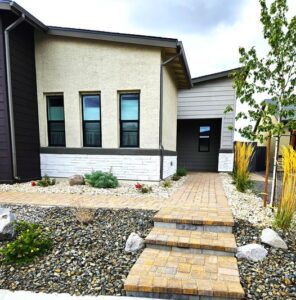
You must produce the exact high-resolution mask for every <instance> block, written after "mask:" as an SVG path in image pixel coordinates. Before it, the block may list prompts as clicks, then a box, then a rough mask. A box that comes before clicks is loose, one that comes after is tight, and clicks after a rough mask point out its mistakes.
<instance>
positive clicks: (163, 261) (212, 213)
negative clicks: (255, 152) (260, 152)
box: [124, 173, 244, 300]
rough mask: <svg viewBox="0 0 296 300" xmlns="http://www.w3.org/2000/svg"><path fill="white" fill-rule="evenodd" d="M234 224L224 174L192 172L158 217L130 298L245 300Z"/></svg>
mask: <svg viewBox="0 0 296 300" xmlns="http://www.w3.org/2000/svg"><path fill="white" fill-rule="evenodd" d="M233 225H234V221H233V217H232V213H231V210H230V208H229V207H228V203H227V199H226V196H225V193H224V191H223V187H222V183H221V181H220V178H219V175H218V174H214V173H196V174H191V175H190V176H189V178H188V180H187V181H186V183H185V185H184V186H183V187H182V188H181V189H180V190H179V191H178V192H176V193H175V194H174V195H173V196H172V197H171V198H170V199H169V200H168V201H165V204H164V205H163V206H162V208H161V209H160V210H159V212H158V213H157V214H156V215H155V217H154V228H153V229H152V231H151V232H150V234H149V235H148V236H147V238H146V240H145V242H146V249H144V251H143V252H142V254H141V255H140V257H139V259H138V260H137V262H136V263H135V265H134V266H133V268H132V269H131V271H130V273H129V275H128V277H127V279H126V281H125V286H124V287H125V290H126V292H127V295H128V296H137V297H150V298H161V299H182V300H187V299H188V300H191V299H192V300H193V299H220V300H222V299H242V298H244V291H243V289H242V286H241V284H240V279H239V272H238V266H237V261H236V258H235V257H234V254H235V252H236V243H235V238H234V235H233V234H232V227H233Z"/></svg>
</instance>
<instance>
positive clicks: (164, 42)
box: [47, 26, 178, 48]
mask: <svg viewBox="0 0 296 300" xmlns="http://www.w3.org/2000/svg"><path fill="white" fill-rule="evenodd" d="M47 33H48V34H50V35H58V36H68V37H76V38H84V39H94V40H101V41H109V42H117V43H127V44H136V45H145V46H153V47H169V48H177V44H178V40H177V39H171V38H162V37H155V36H146V35H137V34H128V33H118V32H107V31H98V30H87V29H76V28H67V27H56V26H49V27H48V31H47Z"/></svg>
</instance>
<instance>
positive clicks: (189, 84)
mask: <svg viewBox="0 0 296 300" xmlns="http://www.w3.org/2000/svg"><path fill="white" fill-rule="evenodd" d="M178 48H179V51H181V60H182V64H183V68H184V69H185V74H186V78H187V82H188V87H189V88H192V87H193V84H192V80H191V75H190V69H189V66H188V62H187V58H186V55H185V50H184V47H183V43H182V42H181V41H179V42H178Z"/></svg>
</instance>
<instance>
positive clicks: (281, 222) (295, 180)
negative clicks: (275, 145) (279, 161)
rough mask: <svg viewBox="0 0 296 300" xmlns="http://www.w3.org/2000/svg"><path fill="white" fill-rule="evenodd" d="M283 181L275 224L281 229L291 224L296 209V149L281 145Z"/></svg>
mask: <svg viewBox="0 0 296 300" xmlns="http://www.w3.org/2000/svg"><path fill="white" fill-rule="evenodd" d="M283 172H284V173H283V183H282V191H281V196H280V201H279V204H278V210H277V213H276V216H275V225H276V226H277V227H280V228H282V229H287V228H289V227H290V226H291V223H292V220H293V216H294V213H295V211H296V151H295V150H294V149H293V148H292V147H291V146H290V147H285V146H284V147H283Z"/></svg>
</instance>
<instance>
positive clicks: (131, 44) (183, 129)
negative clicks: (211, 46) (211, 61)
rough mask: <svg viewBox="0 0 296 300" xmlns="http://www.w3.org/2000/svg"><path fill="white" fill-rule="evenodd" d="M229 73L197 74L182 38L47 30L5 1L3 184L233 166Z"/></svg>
mask: <svg viewBox="0 0 296 300" xmlns="http://www.w3.org/2000/svg"><path fill="white" fill-rule="evenodd" d="M228 75H229V71H226V72H221V73H217V74H211V75H207V76H203V77H199V78H193V79H191V76H190V71H189V67H188V64H187V60H186V56H185V52H184V48H183V45H182V42H180V41H178V40H177V39H171V38H160V37H151V36H142V35H132V34H121V33H110V32H102V31H92V30H82V29H73V28H60V27H51V26H46V25H44V24H43V23H42V22H40V21H39V20H37V19H36V18H35V17H33V16H32V15H31V14H30V13H29V12H27V11H26V10H24V9H23V8H22V7H21V6H19V5H18V4H16V3H15V2H12V1H4V0H0V88H1V89H0V182H10V183H11V182H14V181H28V180H33V179H37V178H40V176H41V175H44V174H47V175H49V176H52V177H68V176H70V175H73V174H85V173H87V172H90V171H92V170H102V171H112V172H113V173H114V175H116V176H117V177H118V178H119V179H131V180H132V179H133V180H155V181H158V180H161V179H163V178H167V177H169V176H170V175H172V174H174V172H175V171H176V168H177V166H185V167H186V168H188V169H189V170H198V171H231V170H232V165H233V153H232V148H233V147H232V145H233V134H232V133H231V132H230V131H229V130H228V129H227V126H228V125H230V124H233V122H234V114H232V115H230V114H228V115H227V116H225V115H224V113H223V111H224V108H225V107H226V105H228V104H230V105H233V107H234V108H235V92H234V90H233V87H232V82H231V79H229V78H228ZM177 127H178V129H177Z"/></svg>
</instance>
